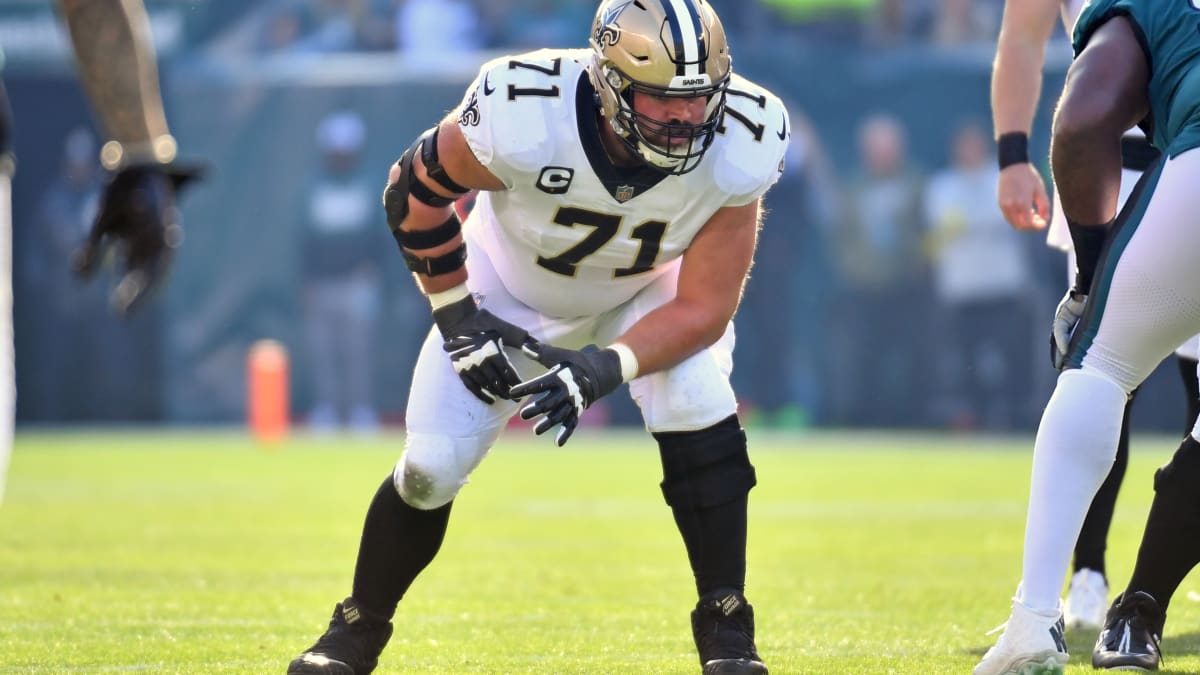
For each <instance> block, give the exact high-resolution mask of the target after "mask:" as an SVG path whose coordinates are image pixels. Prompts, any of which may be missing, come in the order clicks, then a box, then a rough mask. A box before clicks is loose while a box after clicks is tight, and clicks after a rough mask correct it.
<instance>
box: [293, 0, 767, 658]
mask: <svg viewBox="0 0 1200 675" xmlns="http://www.w3.org/2000/svg"><path fill="white" fill-rule="evenodd" d="M590 42H591V49H590V50H542V51H537V52H532V53H529V54H523V55H519V56H515V57H511V58H501V59H497V60H495V61H492V62H490V63H488V64H485V65H484V67H483V68H482V70H481V71H480V74H479V77H478V78H477V79H476V81H475V82H474V84H473V85H472V86H471V87H470V88H469V90H468V92H467V95H466V97H465V100H464V101H463V103H462V105H461V106H460V107H459V108H458V110H456V111H455V112H454V113H453V114H452V116H451V117H448V118H447V119H445V120H443V121H442V122H441V123H440V124H439V125H438V126H437V127H435V128H434V129H431V130H430V131H429V132H427V133H426V134H425V135H423V136H421V137H420V138H419V139H418V140H417V141H416V142H415V143H414V144H413V145H412V146H411V147H410V148H409V150H408V151H407V152H405V153H404V155H403V156H402V158H401V159H400V160H399V161H398V162H397V164H396V165H395V166H394V167H393V168H392V170H391V174H390V175H389V178H388V183H389V185H388V188H387V190H386V192H385V206H386V208H387V211H388V222H389V224H390V225H391V226H392V228H393V231H394V233H395V236H396V239H397V241H398V242H399V244H400V246H401V249H402V252H403V256H404V259H405V261H406V263H407V264H408V266H409V268H410V269H411V270H413V272H414V274H415V276H416V278H417V281H418V283H419V284H420V286H421V288H422V290H423V291H424V292H425V293H426V295H428V296H429V299H430V302H431V304H432V306H433V316H434V322H435V324H436V327H437V330H435V331H431V332H430V334H429V337H428V339H427V340H426V342H425V345H424V347H423V348H422V351H421V355H420V358H419V359H418V363H417V366H416V368H415V372H414V373H413V379H412V393H411V396H410V397H409V408H408V417H407V420H408V429H407V438H406V443H405V451H404V455H403V456H402V457H401V459H400V461H399V462H398V463H397V465H396V467H395V470H394V471H393V472H392V473H391V474H390V475H389V476H388V477H387V478H386V480H384V481H383V484H382V485H381V486H380V488H379V490H378V492H377V493H376V495H375V497H374V500H373V501H372V502H371V505H370V507H369V509H368V511H367V517H366V523H365V525H364V526H363V533H362V540H361V543H360V548H359V553H358V562H357V566H356V568H355V574H354V584H353V590H352V594H351V596H350V597H348V598H346V599H345V600H344V601H343V602H341V603H338V605H337V607H336V609H335V610H334V613H333V618H332V620H331V621H330V624H329V629H328V630H327V631H326V633H325V634H324V635H323V636H322V637H321V638H320V639H319V640H318V641H317V643H316V644H314V645H313V646H312V647H310V648H309V649H308V650H307V651H305V652H304V653H303V654H301V655H300V656H299V657H298V658H297V659H296V660H294V661H293V662H292V663H291V665H290V666H289V668H288V672H289V673H291V674H293V675H302V674H306V673H307V674H311V673H337V674H340V675H363V674H364V673H369V672H371V671H372V670H373V669H374V668H375V666H376V664H377V662H378V658H379V655H380V653H381V651H382V650H383V648H384V646H385V645H386V643H387V641H388V639H389V637H390V636H391V632H392V624H391V620H392V617H393V614H394V613H395V611H396V607H397V604H398V603H399V601H400V599H401V597H402V596H403V595H404V593H405V592H406V591H407V590H408V588H409V586H410V584H411V583H412V582H413V580H414V579H415V578H416V577H417V575H418V574H419V573H420V572H421V570H422V569H424V568H425V566H426V565H428V564H429V563H430V562H431V561H432V560H433V558H434V556H435V555H436V553H437V551H438V548H439V546H440V544H441V542H442V537H443V535H444V534H445V532H446V525H447V520H448V518H449V515H450V508H451V505H452V504H453V501H454V498H455V496H456V495H457V493H458V491H459V489H460V488H461V487H462V486H463V485H464V484H465V483H466V480H467V477H468V476H469V475H470V473H471V472H472V471H473V470H474V469H475V467H476V466H478V465H479V463H480V462H481V461H482V460H483V458H484V456H485V455H486V454H487V452H488V450H489V449H490V448H491V446H492V444H493V443H494V442H495V440H496V439H497V437H498V436H499V435H500V432H501V430H502V428H503V427H504V425H505V423H506V422H507V421H508V419H509V418H510V417H512V415H514V414H516V413H518V412H520V414H521V415H522V417H525V418H526V419H536V420H537V422H536V425H535V431H536V432H537V433H542V432H544V431H546V430H548V429H550V428H553V427H555V426H558V427H559V431H558V433H557V438H556V440H557V442H558V443H559V444H560V445H561V444H562V443H565V442H566V441H567V439H568V438H569V436H570V435H571V433H572V431H573V430H574V429H575V426H576V424H577V423H578V421H579V415H580V414H581V413H582V411H583V410H584V409H585V408H587V407H588V406H589V405H591V404H592V403H594V402H595V401H596V400H597V399H598V398H600V397H602V396H605V395H606V394H608V393H610V392H612V391H613V390H614V389H616V388H617V387H618V386H619V385H620V384H621V383H622V382H629V383H630V391H631V393H632V395H633V397H634V399H635V400H636V401H637V403H638V405H639V406H640V408H641V411H642V415H643V418H644V421H645V424H646V427H647V429H649V431H650V432H651V434H652V435H653V436H654V438H655V440H656V441H657V442H658V447H659V450H660V453H661V459H662V465H663V480H662V491H663V495H664V497H665V498H666V502H667V504H668V505H669V506H670V508H671V510H672V512H673V514H674V517H675V521H676V524H677V526H678V528H679V530H680V533H681V534H682V536H683V540H684V545H685V547H686V549H687V553H688V559H689V561H690V563H691V567H692V571H693V573H694V575H695V581H696V589H697V591H698V594H699V598H700V599H699V602H698V603H697V605H696V607H695V610H694V611H693V613H692V628H693V633H694V637H695V641H696V645H697V649H698V651H699V656H700V662H701V664H702V668H703V672H704V673H713V674H715V673H739V674H750V673H766V672H767V667H766V666H765V665H764V664H763V662H762V660H761V659H760V658H759V656H758V654H757V652H756V648H755V643H754V618H753V613H752V609H751V607H750V605H749V604H748V603H747V601H746V598H745V596H744V595H743V592H744V587H745V574H746V560H745V550H746V509H747V497H748V493H749V491H750V489H751V488H752V487H753V486H754V484H755V473H754V468H753V467H752V466H751V464H750V460H749V456H748V454H747V450H746V437H745V434H744V433H743V431H742V428H741V425H740V424H739V422H738V418H737V415H736V402H735V399H734V394H733V391H732V389H731V388H730V384H729V372H730V368H731V353H732V348H733V326H732V323H731V321H732V317H733V314H734V311H735V309H736V308H737V304H738V300H739V297H740V294H741V289H742V285H743V283H744V281H745V278H746V275H747V272H748V270H749V268H750V264H751V260H752V257H753V252H754V246H755V239H756V236H757V229H758V227H759V223H760V218H761V210H760V200H761V197H762V195H763V194H764V193H765V192H766V191H767V189H768V188H769V187H770V186H771V185H772V184H773V183H774V182H775V181H776V179H777V178H778V176H779V173H780V172H781V171H782V164H781V162H782V157H783V153H784V150H785V148H786V145H787V138H788V135H789V129H788V119H787V113H786V111H785V110H784V108H783V106H782V104H781V103H780V102H779V100H778V99H777V98H776V97H775V96H774V95H772V94H771V93H770V92H768V91H766V90H765V89H763V88H761V87H759V86H757V85H755V84H753V83H751V82H748V81H746V80H745V79H742V78H740V77H738V76H736V75H733V73H732V71H731V67H730V57H729V52H728V50H727V48H726V43H725V35H724V31H723V29H722V27H721V23H720V21H719V19H718V18H717V16H716V14H715V13H714V12H713V10H712V8H711V7H710V6H709V5H708V4H707V3H706V2H704V0H640V1H638V2H630V0H607V1H605V2H603V3H602V4H601V5H600V8H599V10H598V12H597V14H596V19H595V21H594V23H593V29H592V34H591V41H590ZM468 189H479V190H482V191H483V192H482V193H481V194H480V197H479V198H478V200H477V202H476V205H475V208H474V210H473V211H472V213H471V215H470V216H469V217H468V219H467V221H466V223H461V224H460V222H459V220H458V218H457V217H456V216H455V215H454V212H453V210H452V209H451V206H450V204H451V202H452V200H453V199H454V198H455V197H456V196H457V195H460V194H462V193H465V192H466V191H467V190H468ZM468 254H469V255H468ZM596 344H600V345H607V346H606V347H604V348H601V349H597V348H595V347H592V346H590V345H596ZM447 352H448V353H449V358H447ZM521 375H524V376H526V377H527V378H528V379H526V380H525V381H523V382H522V381H521ZM464 385H465V386H464ZM522 397H524V399H523V400H518V399H521V398H522Z"/></svg>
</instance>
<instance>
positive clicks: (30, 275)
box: [21, 127, 111, 420]
mask: <svg viewBox="0 0 1200 675" xmlns="http://www.w3.org/2000/svg"><path fill="white" fill-rule="evenodd" d="M98 152H99V149H98V147H97V146H96V140H95V138H94V137H93V136H92V133H91V132H90V131H88V130H87V129H84V128H82V127H79V128H76V129H74V130H72V131H71V132H70V133H69V134H67V137H66V139H65V142H64V143H63V153H62V164H61V165H60V167H61V168H60V172H59V173H58V174H56V175H55V176H54V178H53V180H52V182H51V183H50V184H49V185H48V186H47V187H46V191H45V192H44V193H43V194H42V198H41V200H40V202H39V204H38V211H37V214H38V215H37V221H36V225H35V227H36V230H35V232H34V235H33V236H34V240H35V241H36V251H37V254H36V256H35V257H36V260H37V263H36V264H25V265H22V266H21V269H22V270H23V272H24V277H25V279H24V282H25V283H26V284H27V285H28V286H29V287H30V288H32V289H36V293H37V295H38V298H39V303H40V304H41V312H39V313H38V315H37V316H38V324H39V325H38V330H37V334H38V340H37V342H36V343H35V344H33V345H32V348H33V349H35V350H36V351H37V357H38V358H37V363H38V378H37V380H36V383H35V384H34V386H33V388H32V391H23V392H22V394H21V395H22V397H23V398H24V397H25V396H26V395H29V396H30V397H31V398H32V399H34V400H31V401H28V402H22V406H23V407H25V406H29V407H32V408H34V409H36V410H37V411H38V413H39V416H40V417H43V418H44V419H51V420H63V419H72V418H75V419H78V418H79V417H83V416H85V411H86V409H87V406H88V404H89V399H92V400H94V399H95V394H97V393H99V392H98V391H97V379H98V375H99V374H98V372H97V365H98V360H99V359H98V358H97V357H96V355H97V353H98V350H96V347H97V345H95V336H94V335H93V334H92V333H93V331H92V330H91V328H92V327H93V326H94V324H95V323H96V322H98V321H101V320H103V319H104V317H105V316H106V315H107V313H108V302H107V299H106V296H107V295H108V292H109V290H110V288H111V285H110V284H105V283H93V284H82V283H80V282H79V280H78V279H76V278H75V277H74V275H73V274H72V272H71V264H70V263H71V257H72V255H73V254H74V253H75V251H76V249H78V248H79V245H80V244H81V243H82V242H83V240H84V238H85V237H86V236H87V234H88V231H89V230H91V226H92V220H93V219H94V218H95V216H96V209H97V208H98V206H99V200H100V188H101V185H102V184H101V180H100V179H101V172H100V163H99V154H98ZM25 362H26V363H28V361H25Z"/></svg>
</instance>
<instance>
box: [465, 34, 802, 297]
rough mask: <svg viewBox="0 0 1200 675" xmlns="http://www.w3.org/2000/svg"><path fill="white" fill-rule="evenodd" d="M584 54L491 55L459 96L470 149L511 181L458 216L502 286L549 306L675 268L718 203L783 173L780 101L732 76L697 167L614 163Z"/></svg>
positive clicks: (731, 202)
mask: <svg viewBox="0 0 1200 675" xmlns="http://www.w3.org/2000/svg"><path fill="white" fill-rule="evenodd" d="M590 59H591V52H590V51H589V50H583V49H578V50H562V49H560V50H540V51H536V52H531V53H528V54H521V55H517V56H512V57H504V58H500V59H496V60H493V61H490V62H488V63H486V64H484V66H483V67H482V69H481V70H480V73H479V76H478V78H476V80H475V82H474V83H473V84H472V85H471V87H470V88H469V89H468V90H467V95H466V97H465V99H464V100H463V103H462V105H461V106H460V108H459V127H460V128H461V129H462V132H463V135H464V136H465V137H466V140H467V143H468V144H469V146H470V148H471V150H472V151H473V152H474V153H475V156H476V157H477V158H478V159H479V161H480V162H481V163H482V164H483V165H484V166H485V167H487V168H488V170H489V171H491V172H492V173H493V174H495V176H496V177H497V178H499V179H500V180H501V181H503V182H504V184H505V185H506V186H507V188H508V189H507V190H501V191H496V192H490V193H486V192H485V193H482V194H481V195H480V197H479V199H478V200H477V201H476V203H475V208H474V210H473V211H472V213H471V216H470V217H469V218H468V220H467V223H466V224H465V225H464V227H466V228H468V229H470V230H471V232H472V235H473V236H472V240H473V241H476V242H479V243H480V244H481V245H482V246H483V247H485V248H486V249H487V254H488V256H489V257H490V258H491V260H492V262H493V264H494V265H495V267H496V271H497V273H498V274H499V275H500V278H501V280H502V281H503V283H504V285H505V287H506V288H507V289H508V291H509V292H510V293H512V295H513V296H514V297H515V298H517V299H518V300H520V301H521V302H523V303H525V304H526V305H529V306H530V307H532V308H534V309H536V310H538V311H539V312H541V313H543V314H545V315H548V316H555V317H576V316H591V315H596V314H600V313H603V312H605V311H608V310H610V309H612V308H614V307H616V306H618V305H620V304H622V303H623V302H625V301H627V300H629V299H630V298H631V297H633V295H634V294H635V293H637V292H638V291H639V290H641V289H642V288H644V287H645V286H646V285H647V284H649V283H650V282H651V281H653V280H654V279H655V278H656V277H657V276H658V275H660V274H662V273H663V272H665V271H666V270H668V269H671V268H673V267H674V264H672V261H676V260H677V259H678V258H679V257H680V256H681V255H683V252H684V251H685V250H687V248H688V246H689V245H690V243H691V241H692V238H693V237H694V236H695V235H696V233H697V232H698V231H699V230H700V228H701V227H703V226H704V224H705V223H707V222H708V220H709V218H710V217H711V216H712V215H713V214H714V213H715V212H716V211H717V209H720V208H722V207H725V206H740V205H744V204H748V203H750V202H753V201H754V200H756V199H758V198H759V197H760V196H762V195H763V193H765V192H766V191H767V189H768V188H770V187H771V185H773V184H774V183H775V181H776V180H777V179H778V178H779V175H780V173H781V172H782V171H783V164H782V162H783V155H784V151H785V150H786V149H787V144H788V138H789V136H790V135H791V127H790V124H789V122H788V116H787V111H786V110H785V109H784V106H783V104H782V102H780V100H779V99H778V98H777V97H776V96H775V95H773V94H772V93H770V92H769V91H767V90H766V89H763V88H762V87H759V86H758V85H756V84H754V83H752V82H750V81H748V80H746V79H744V78H741V77H738V76H737V75H734V76H733V78H732V80H731V83H730V85H729V90H728V94H727V104H726V111H725V117H724V123H723V127H721V128H719V129H718V133H717V135H716V136H715V138H714V140H713V142H712V145H711V146H710V147H709V149H708V152H707V153H706V154H705V155H704V158H703V160H702V161H701V163H700V165H699V166H698V167H697V168H696V169H695V170H693V171H691V172H689V173H686V174H683V175H681V176H673V175H666V174H663V173H662V172H660V171H657V170H655V169H653V168H650V167H648V166H644V165H642V166H638V167H633V168H624V167H616V166H613V164H612V163H611V162H610V161H609V159H608V155H607V153H606V151H605V150H604V147H603V145H602V144H601V141H600V135H599V134H600V132H599V128H598V124H603V123H607V122H606V121H604V120H602V119H601V118H600V117H599V116H598V114H597V111H598V103H597V99H596V96H595V92H594V90H593V88H592V84H591V82H590V81H589V80H588V77H587V72H586V70H585V68H584V64H586V63H587V62H588V61H589V60H590Z"/></svg>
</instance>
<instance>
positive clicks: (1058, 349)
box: [1050, 289, 1088, 370]
mask: <svg viewBox="0 0 1200 675" xmlns="http://www.w3.org/2000/svg"><path fill="white" fill-rule="evenodd" d="M1087 298H1088V296H1086V295H1084V294H1083V293H1079V292H1077V291H1075V290H1074V289H1071V290H1069V291H1067V294H1066V295H1064V296H1063V299H1062V301H1061V302H1059V303H1058V309H1056V310H1054V323H1053V324H1052V325H1051V328H1050V362H1051V363H1052V364H1054V369H1055V370H1062V368H1063V364H1064V363H1066V360H1067V348H1068V347H1069V346H1070V345H1071V335H1072V334H1074V332H1075V326H1077V325H1078V324H1079V319H1080V317H1082V316H1083V310H1084V308H1085V307H1087Z"/></svg>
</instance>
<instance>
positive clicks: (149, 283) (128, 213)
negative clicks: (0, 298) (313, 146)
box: [73, 164, 204, 314]
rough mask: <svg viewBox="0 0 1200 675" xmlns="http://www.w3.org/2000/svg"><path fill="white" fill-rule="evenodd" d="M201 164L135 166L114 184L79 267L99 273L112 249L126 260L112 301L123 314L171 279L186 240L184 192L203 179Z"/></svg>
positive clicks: (103, 201) (120, 173) (110, 185)
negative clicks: (181, 218) (173, 263)
mask: <svg viewBox="0 0 1200 675" xmlns="http://www.w3.org/2000/svg"><path fill="white" fill-rule="evenodd" d="M203 173H204V169H203V167H201V166H199V165H180V164H163V165H135V166H129V167H126V168H124V169H121V170H120V171H118V172H117V173H116V174H114V175H113V177H112V178H111V180H109V183H108V186H107V187H105V189H104V194H103V195H102V197H101V200H100V209H99V212H98V214H97V215H96V222H95V223H93V224H92V230H91V232H90V233H89V234H88V238H87V240H86V241H85V242H84V244H83V246H82V247H81V248H80V249H79V251H77V252H76V253H75V258H74V260H73V265H74V267H75V271H76V273H77V274H79V275H80V276H82V277H84V278H87V277H90V276H92V275H93V274H95V272H96V270H97V269H98V268H99V267H100V263H101V262H102V261H103V260H104V257H105V252H106V251H107V250H108V248H109V247H110V246H114V247H116V249H117V254H118V255H119V256H120V257H121V258H122V261H123V262H122V264H121V268H122V270H121V274H122V276H121V279H120V281H118V282H117V286H116V288H114V289H113V292H112V295H111V297H110V298H109V300H110V302H111V304H112V306H113V309H114V310H116V312H117V313H118V314H127V313H129V312H130V311H132V310H134V309H136V308H137V307H138V306H139V305H140V304H141V301H142V300H143V299H144V298H145V297H146V296H147V295H148V294H149V293H148V291H149V290H150V289H151V288H153V287H154V286H155V285H156V284H157V283H158V282H159V281H161V280H162V278H163V277H164V276H165V275H166V272H167V269H168V267H169V266H170V263H171V259H172V257H173V256H174V253H175V249H176V248H178V247H179V245H180V244H181V243H182V242H183V229H182V227H181V226H180V223H179V209H178V208H177V207H176V204H175V200H176V197H177V196H178V194H179V191H180V190H181V189H182V188H183V186H184V185H187V184H188V183H189V182H191V181H192V180H193V179H196V178H199V177H201V176H202V175H203Z"/></svg>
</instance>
